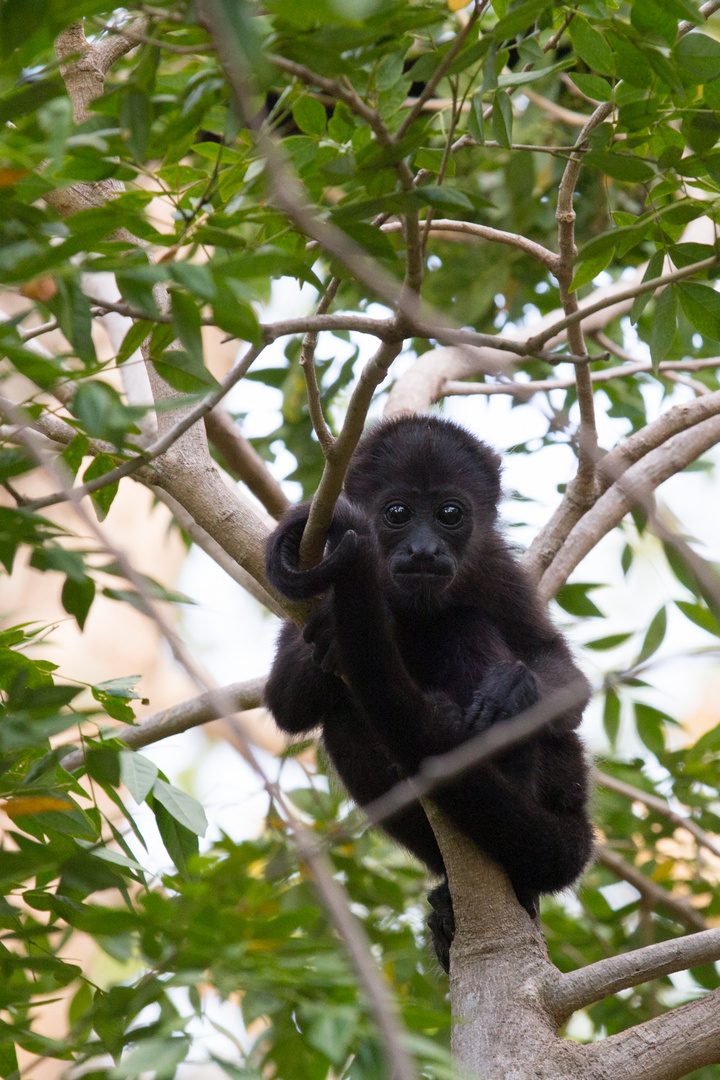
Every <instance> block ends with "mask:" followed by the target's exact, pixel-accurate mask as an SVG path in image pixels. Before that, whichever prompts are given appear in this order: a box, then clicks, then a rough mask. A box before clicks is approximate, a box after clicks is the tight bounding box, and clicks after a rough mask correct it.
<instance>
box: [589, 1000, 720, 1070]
mask: <svg viewBox="0 0 720 1080" xmlns="http://www.w3.org/2000/svg"><path fill="white" fill-rule="evenodd" d="M586 1054H587V1063H588V1067H589V1070H590V1073H591V1075H592V1074H593V1070H597V1071H598V1073H599V1075H601V1076H607V1077H612V1080H679V1077H682V1076H687V1074H688V1073H690V1072H694V1071H695V1069H700V1068H702V1067H703V1066H704V1065H715V1064H717V1063H718V1062H720V990H713V991H712V993H710V994H705V995H704V996H702V997H700V998H698V999H697V1000H696V1001H692V1002H690V1003H689V1004H688V1005H679V1006H678V1007H677V1008H676V1009H672V1010H671V1011H670V1012H667V1013H664V1014H663V1015H662V1016H657V1017H655V1019H654V1020H647V1021H646V1022H645V1023H644V1024H638V1025H637V1026H636V1027H632V1028H629V1029H628V1030H627V1031H621V1032H620V1033H619V1034H617V1035H610V1036H608V1038H606V1039H604V1040H603V1041H602V1042H597V1043H593V1044H591V1045H590V1046H588V1047H586Z"/></svg>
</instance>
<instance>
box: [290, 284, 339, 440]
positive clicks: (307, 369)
mask: <svg viewBox="0 0 720 1080" xmlns="http://www.w3.org/2000/svg"><path fill="white" fill-rule="evenodd" d="M339 286H340V278H332V280H331V281H330V283H329V285H328V287H327V289H326V290H325V293H324V295H323V297H322V299H321V300H320V303H319V304H318V307H317V314H318V315H324V314H325V313H326V311H327V309H328V308H329V307H330V305H331V303H332V302H333V300H334V299H335V294H336V293H337V291H338V288H339ZM317 339H318V335H317V330H311V331H310V332H309V333H307V334H306V335H305V337H304V339H303V345H302V353H301V355H300V367H301V368H302V369H303V373H304V375H305V384H306V386H307V395H308V408H309V410H310V420H311V422H312V426H313V430H314V431H315V434H316V435H317V437H318V442H319V443H320V447H321V449H322V452H323V455H324V457H325V459H326V460H327V458H328V456H329V455H330V454H331V453H332V448H333V446H334V445H335V436H334V435H333V433H332V432H331V430H330V428H329V427H328V424H327V421H326V419H325V414H324V413H323V409H322V402H321V401H320V387H319V386H318V381H317V371H316V369H315V349H316V347H317Z"/></svg>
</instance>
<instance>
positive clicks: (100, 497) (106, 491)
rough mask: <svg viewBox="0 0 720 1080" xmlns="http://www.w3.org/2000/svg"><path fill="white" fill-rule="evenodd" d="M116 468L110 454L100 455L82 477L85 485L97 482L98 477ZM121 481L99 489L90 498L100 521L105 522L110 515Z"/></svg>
mask: <svg viewBox="0 0 720 1080" xmlns="http://www.w3.org/2000/svg"><path fill="white" fill-rule="evenodd" d="M114 468H115V462H114V461H113V459H112V458H111V457H110V455H109V454H98V455H97V457H96V458H94V459H93V460H92V461H91V462H90V464H89V465H88V467H87V469H86V470H85V472H84V473H83V475H82V480H83V483H84V484H85V483H87V481H88V480H97V478H98V477H100V476H104V475H105V473H107V472H110V470H111V469H114ZM119 486H120V481H119V480H115V481H114V483H112V484H106V485H105V487H101V488H98V490H97V491H93V493H92V494H91V496H90V498H91V499H92V501H93V506H94V507H95V513H96V514H97V517H98V521H104V520H105V518H106V517H107V515H108V511H109V510H110V507H111V506H112V504H113V499H114V498H115V496H116V495H117V492H118V487H119Z"/></svg>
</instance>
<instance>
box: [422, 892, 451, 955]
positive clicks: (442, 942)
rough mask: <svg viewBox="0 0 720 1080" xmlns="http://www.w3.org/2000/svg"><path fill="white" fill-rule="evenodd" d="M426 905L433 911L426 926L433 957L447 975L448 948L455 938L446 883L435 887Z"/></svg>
mask: <svg viewBox="0 0 720 1080" xmlns="http://www.w3.org/2000/svg"><path fill="white" fill-rule="evenodd" d="M428 903H429V904H430V907H431V908H432V909H433V910H432V911H431V912H430V915H429V917H428V921H427V925H428V929H429V930H430V933H431V934H432V942H433V948H434V949H435V955H436V956H437V958H438V963H439V964H440V967H441V968H442V969H443V971H444V972H445V973H446V974H449V972H450V946H451V945H452V940H453V938H454V937H455V915H454V914H453V906H452V897H451V896H450V889H449V888H448V883H447V881H443V883H442V885H437V886H436V887H435V888H434V889H433V890H432V892H429V893H428Z"/></svg>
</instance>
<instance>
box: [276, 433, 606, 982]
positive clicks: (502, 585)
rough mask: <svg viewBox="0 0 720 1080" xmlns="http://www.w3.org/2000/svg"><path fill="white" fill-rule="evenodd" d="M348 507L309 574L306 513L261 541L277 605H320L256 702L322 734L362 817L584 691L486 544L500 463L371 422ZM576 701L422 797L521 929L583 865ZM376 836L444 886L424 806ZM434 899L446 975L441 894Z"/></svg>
mask: <svg viewBox="0 0 720 1080" xmlns="http://www.w3.org/2000/svg"><path fill="white" fill-rule="evenodd" d="M345 495H346V497H345V498H343V499H341V500H340V501H339V502H338V505H337V507H336V510H335V516H334V519H333V524H332V527H331V530H330V535H329V537H328V545H327V552H326V556H325V558H324V559H323V561H322V562H321V563H320V564H319V565H318V566H316V567H314V568H312V569H311V570H308V571H300V570H298V569H297V565H298V551H299V544H300V538H301V536H302V532H303V529H304V526H305V523H306V521H307V516H308V506H307V505H303V506H298V507H295V508H293V509H292V510H291V511H289V513H288V514H287V515H286V516H285V518H284V519H283V521H282V522H281V524H280V525H279V526H278V528H277V529H276V530H275V532H274V533H273V534H272V536H271V537H270V540H269V542H268V549H267V572H268V577H269V579H270V581H271V582H272V583H273V585H275V587H276V588H277V589H279V590H280V592H282V593H283V594H284V595H285V596H287V597H289V598H291V599H307V598H309V597H311V596H317V595H323V594H324V595H323V599H322V601H321V603H320V606H319V607H318V609H317V611H316V612H315V614H314V615H313V616H312V618H311V619H310V621H309V622H308V623H307V625H306V627H305V630H304V632H303V633H301V632H300V631H299V630H298V629H297V627H296V626H295V625H294V624H293V623H291V622H287V623H285V625H284V626H283V628H282V632H281V635H280V640H279V645H278V651H277V656H276V659H275V663H274V664H273V668H272V671H271V673H270V678H269V681H268V684H267V688H266V691H265V698H266V702H267V704H268V706H269V708H270V710H271V711H272V713H273V714H274V716H275V719H276V721H277V723H278V724H279V726H280V727H281V728H282V729H283V730H284V731H288V732H291V733H299V732H306V731H309V730H311V729H312V728H314V727H317V726H318V725H319V724H322V727H323V739H324V743H325V747H326V749H327V752H328V754H329V756H330V758H331V760H332V762H333V764H334V766H335V768H336V769H337V771H338V773H339V774H340V777H341V779H342V781H343V783H344V784H345V786H346V788H347V789H348V791H349V792H350V794H351V795H352V796H353V798H354V799H355V800H356V801H357V802H358V803H359V804H360V805H361V806H362V805H364V804H366V803H368V802H371V801H372V800H373V799H375V798H377V797H378V796H379V795H381V794H383V793H384V792H386V791H388V790H389V789H390V788H391V787H392V786H393V785H394V784H395V783H396V782H397V781H398V780H399V779H400V778H402V777H406V776H412V775H413V773H415V772H417V770H418V768H419V767H420V764H421V762H422V761H423V759H424V758H426V757H428V756H429V755H433V754H441V753H443V752H444V751H447V750H450V749H452V748H454V747H456V746H458V745H459V744H460V743H462V742H464V741H465V740H466V739H468V738H470V737H471V736H473V735H476V734H478V733H479V732H481V731H483V730H484V729H485V728H487V727H489V726H490V725H491V724H496V723H499V722H502V721H503V720H505V719H508V718H509V717H511V716H513V715H515V714H517V713H519V712H521V711H522V710H523V709H525V708H527V707H529V706H530V705H532V704H533V703H535V702H536V701H537V700H538V698H539V697H540V696H541V695H542V694H547V693H548V692H550V691H552V690H554V689H558V688H560V687H563V686H567V685H568V684H570V683H576V684H577V683H578V682H580V686H582V679H583V677H582V676H581V675H580V672H579V671H578V669H577V668H576V666H575V664H574V662H573V660H572V657H571V655H570V651H569V649H568V646H567V644H566V643H565V641H564V639H563V638H562V636H561V635H560V634H559V633H558V631H557V630H556V629H555V628H554V627H553V626H552V624H551V623H550V621H549V619H548V617H547V615H546V614H545V612H544V611H543V609H542V607H541V605H540V603H539V601H538V599H537V598H536V596H535V593H534V591H533V588H532V586H531V585H530V583H529V582H528V581H527V579H526V577H525V575H524V573H523V571H522V569H521V568H520V566H518V564H517V563H516V561H515V559H514V558H513V555H512V554H511V551H510V549H509V547H508V544H507V542H506V541H505V540H504V539H503V538H502V536H501V535H500V533H499V531H498V527H497V503H498V499H499V496H500V469H499V459H498V458H497V456H496V455H495V454H494V453H493V452H492V451H491V450H490V449H489V447H487V446H486V445H485V444H483V443H481V442H479V441H478V440H476V439H475V438H474V437H473V436H471V435H470V434H469V433H468V432H466V431H464V430H463V429H462V428H460V427H458V426H457V425H456V424H453V423H451V422H449V421H447V420H441V419H439V418H437V417H430V416H403V417H401V418H399V419H396V420H391V421H389V422H384V423H382V424H380V425H379V426H377V427H375V428H374V429H372V430H371V431H370V432H369V433H367V434H366V435H365V436H364V437H363V438H362V439H361V441H360V443H359V444H358V447H357V450H356V451H355V454H354V455H353V458H352V461H351V462H350V467H349V469H348V472H347V476H346V478H345ZM339 676H342V678H340V677H339ZM343 679H344V681H343ZM586 700H587V698H586V697H585V698H584V700H583V701H582V704H581V705H579V706H578V707H577V708H575V709H572V710H570V711H568V712H567V713H565V714H564V715H563V716H561V717H559V718H557V719H556V720H554V721H553V722H552V723H551V724H550V725H549V726H548V727H547V728H545V729H544V730H543V731H542V732H541V733H539V734H537V735H535V736H534V737H532V738H531V739H528V740H527V741H526V742H524V743H523V744H520V745H517V746H515V747H512V748H511V749H510V750H508V751H506V752H505V753H504V754H503V755H502V756H500V757H497V758H495V759H494V760H492V761H490V762H488V763H483V764H482V765H480V766H479V767H477V768H476V769H475V770H474V771H472V772H470V773H466V774H465V775H463V776H462V777H459V778H457V779H456V780H452V781H450V782H448V783H446V784H444V785H443V786H442V787H441V788H439V789H437V790H436V791H435V792H434V794H433V799H434V800H435V801H436V802H437V804H438V806H440V808H441V809H442V810H443V811H444V812H445V814H446V815H447V816H448V817H449V818H450V819H451V820H452V821H453V822H454V823H455V825H456V826H457V827H458V828H459V829H461V830H462V831H463V832H464V833H465V834H466V835H467V836H469V837H470V838H471V839H473V840H474V841H476V843H477V844H478V846H479V847H480V848H482V849H483V851H485V852H486V853H487V854H489V855H491V856H492V857H493V858H494V859H495V860H496V861H497V862H499V863H500V864H501V865H502V866H503V867H504V868H505V870H506V871H507V873H508V875H509V877H510V880H511V882H512V884H513V887H514V889H515V892H516V894H517V897H518V899H519V901H520V902H521V903H522V904H523V906H524V907H525V908H526V909H527V911H528V912H529V913H530V915H531V916H534V915H535V914H536V903H537V898H538V894H539V893H545V892H554V891H556V890H558V889H562V888H564V887H565V886H566V885H569V884H570V883H571V882H572V881H574V880H575V879H576V878H577V877H578V875H579V874H580V872H581V871H582V869H583V867H584V866H585V864H586V862H587V861H588V858H589V857H590V853H591V849H592V831H591V825H590V822H589V820H588V816H587V809H586V802H587V767H586V764H585V761H584V758H583V751H582V746H581V743H580V740H579V739H578V736H577V735H576V733H575V730H574V729H575V728H576V727H577V726H578V724H579V723H580V719H581V716H582V711H583V708H584V706H585V703H586ZM383 827H384V828H385V830H386V831H387V832H388V833H389V834H390V835H391V836H392V837H394V838H395V839H396V840H398V841H399V842H400V843H401V844H404V845H405V847H406V848H409V850H410V851H412V852H413V853H414V854H415V855H416V856H417V857H418V858H419V859H421V860H422V861H423V862H424V863H425V864H426V865H427V866H428V867H429V868H430V869H431V870H432V871H433V872H434V873H435V874H439V875H443V876H444V874H445V867H444V864H443V859H442V855H441V854H440V850H439V848H438V845H437V842H436V840H435V836H434V833H433V831H432V829H431V827H430V824H429V822H428V820H427V818H426V816H425V813H424V811H423V809H422V807H421V805H420V804H419V803H416V804H415V805H413V806H411V807H409V808H408V809H406V810H403V811H401V812H400V813H397V814H396V815H394V816H393V817H391V818H389V819H388V820H387V821H386V822H385V823H384V826H383ZM429 899H430V902H431V904H432V905H433V907H434V909H435V911H434V912H433V914H432V915H431V916H430V920H429V925H430V927H431V930H432V932H433V938H434V944H435V948H436V951H437V953H438V958H439V960H440V962H441V964H442V965H443V967H444V968H445V970H446V971H447V969H448V965H449V947H450V942H451V940H452V934H453V932H454V923H453V917H452V905H451V902H450V894H449V891H448V889H447V884H446V883H445V884H444V885H442V886H439V887H438V888H437V889H435V890H433V892H432V893H431V894H430V897H429Z"/></svg>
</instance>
